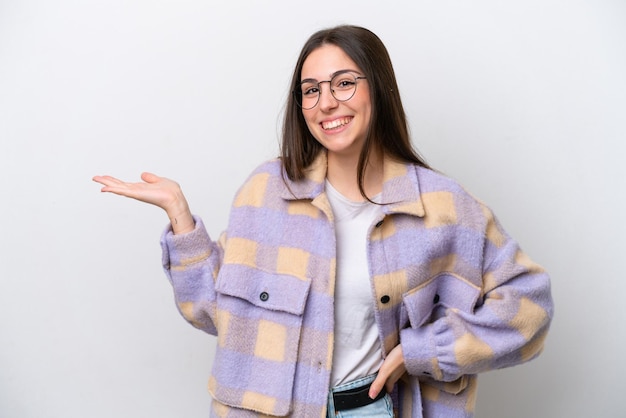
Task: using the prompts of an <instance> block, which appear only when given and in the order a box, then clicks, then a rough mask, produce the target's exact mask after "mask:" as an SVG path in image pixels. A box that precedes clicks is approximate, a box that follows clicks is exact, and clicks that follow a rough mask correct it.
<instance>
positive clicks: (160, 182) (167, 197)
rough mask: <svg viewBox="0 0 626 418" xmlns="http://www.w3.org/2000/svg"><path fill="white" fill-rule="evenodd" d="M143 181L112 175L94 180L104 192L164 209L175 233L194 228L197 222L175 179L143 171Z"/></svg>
mask: <svg viewBox="0 0 626 418" xmlns="http://www.w3.org/2000/svg"><path fill="white" fill-rule="evenodd" d="M141 179H142V180H143V181H142V182H138V183H128V182H124V181H122V180H119V179H116V178H115V177H111V176H95V177H94V178H93V181H95V182H97V183H100V184H102V185H103V186H104V187H102V189H101V191H102V192H108V193H114V194H117V195H120V196H125V197H130V198H132V199H136V200H139V201H141V202H145V203H149V204H151V205H155V206H158V207H160V208H161V209H163V210H164V211H165V212H166V213H167V216H168V217H169V218H170V221H171V223H172V230H173V231H174V233H175V234H183V233H185V232H190V231H192V230H193V229H194V227H195V223H194V220H193V217H192V216H191V211H190V210H189V205H188V204H187V199H185V195H183V192H182V190H181V188H180V186H179V185H178V183H176V182H175V181H173V180H170V179H167V178H165V177H159V176H157V175H155V174H152V173H142V174H141Z"/></svg>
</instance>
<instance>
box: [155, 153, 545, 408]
mask: <svg viewBox="0 0 626 418" xmlns="http://www.w3.org/2000/svg"><path fill="white" fill-rule="evenodd" d="M281 170H282V167H281V163H280V161H279V160H274V161H270V162H268V163H265V164H264V165H262V166H261V167H259V168H258V169H257V170H256V171H254V173H252V175H251V176H250V177H249V179H248V180H247V181H246V183H245V184H244V185H243V186H242V188H241V189H240V190H239V191H238V193H237V194H236V197H235V199H234V203H233V206H232V211H231V215H230V220H229V225H228V228H227V230H226V231H225V232H224V234H222V236H221V237H220V239H219V241H212V240H211V239H210V238H209V236H208V234H207V232H206V230H205V228H204V226H203V224H202V221H201V220H200V219H199V218H196V228H195V230H194V231H192V232H190V233H188V234H183V235H173V234H172V232H171V230H169V229H168V230H167V231H166V232H165V233H164V235H163V237H162V242H161V244H162V248H163V266H164V268H165V271H166V274H167V276H168V278H169V279H170V281H171V283H172V286H173V289H174V293H175V298H176V302H177V306H178V308H179V310H180V312H181V313H182V315H183V316H184V317H185V318H186V319H187V320H188V321H189V322H190V323H191V324H192V325H194V326H195V327H197V328H200V329H202V330H204V331H206V332H208V333H210V334H214V335H217V336H218V342H217V351H216V355H215V359H214V363H213V371H212V374H211V377H210V379H209V385H208V386H209V392H210V393H211V395H212V397H213V406H212V416H216V417H266V416H291V417H302V418H309V417H324V416H325V413H326V403H327V396H328V390H329V381H330V370H331V366H332V353H333V291H334V287H335V270H336V265H335V263H336V261H335V232H334V229H333V213H332V210H331V207H330V204H329V201H328V199H327V196H326V194H325V191H324V179H325V176H326V156H325V153H322V154H321V155H320V156H319V158H318V159H317V160H316V161H315V163H314V164H313V165H312V166H311V168H310V170H309V171H308V174H307V178H306V180H304V181H299V182H291V181H289V180H284V179H283V176H282V175H281ZM382 200H383V202H385V203H386V204H385V205H384V206H382V212H383V214H382V215H381V217H380V219H378V220H376V221H375V222H374V223H373V224H372V225H371V227H370V229H369V239H368V242H367V254H368V259H369V266H368V267H369V272H370V277H371V281H370V284H371V290H372V305H373V306H374V310H375V318H376V323H377V325H378V330H379V335H380V341H381V344H382V347H383V355H385V354H386V353H388V352H389V351H390V350H391V349H392V348H393V347H395V346H396V345H398V344H402V350H403V353H404V360H405V363H406V368H407V374H405V376H404V377H403V378H401V380H400V381H399V382H398V384H397V385H396V388H395V389H394V393H393V399H394V403H395V408H396V409H397V411H398V413H399V416H401V417H446V418H454V417H471V416H473V410H474V404H475V399H476V387H477V385H476V374H477V373H479V372H483V371H486V370H490V369H496V368H502V367H507V366H512V365H515V364H519V363H522V362H525V361H527V360H530V359H532V358H534V357H535V356H537V355H538V354H539V352H540V351H541V349H542V347H543V343H544V339H545V336H546V333H547V330H548V326H549V323H550V320H551V317H552V312H553V307H552V299H551V295H550V283H549V278H548V276H547V275H546V273H545V272H544V271H543V270H542V268H541V267H539V266H538V265H537V264H534V263H533V262H532V261H531V260H530V259H529V258H528V257H527V256H526V255H525V254H524V253H523V252H522V251H521V250H520V249H519V247H518V245H517V244H516V243H515V242H514V241H513V240H512V239H511V238H510V237H509V236H508V235H507V234H506V233H505V232H504V230H503V229H502V228H501V226H500V225H499V224H498V222H497V221H496V219H495V218H494V216H493V215H492V213H491V211H490V210H489V209H488V208H487V207H486V206H485V205H484V204H482V203H481V202H479V201H477V200H476V199H474V198H473V197H472V196H471V195H469V194H468V193H467V192H466V191H465V190H464V189H463V188H462V187H460V186H459V185H458V184H457V183H456V182H455V181H453V180H451V179H449V178H447V177H445V176H443V175H441V174H438V173H437V172H435V171H432V170H429V169H425V168H422V167H418V166H414V165H411V164H404V163H397V162H393V161H391V160H387V161H385V164H384V184H383V191H382Z"/></svg>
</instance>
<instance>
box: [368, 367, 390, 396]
mask: <svg viewBox="0 0 626 418" xmlns="http://www.w3.org/2000/svg"><path fill="white" fill-rule="evenodd" d="M386 381H387V377H386V376H385V375H384V374H383V373H381V371H379V372H378V376H376V379H374V381H373V382H372V384H371V385H370V390H369V392H368V395H369V397H370V398H371V399H374V398H376V397H377V396H378V394H379V393H380V391H381V390H382V388H383V387H384V386H385V382H386Z"/></svg>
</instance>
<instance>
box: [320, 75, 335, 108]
mask: <svg viewBox="0 0 626 418" xmlns="http://www.w3.org/2000/svg"><path fill="white" fill-rule="evenodd" d="M322 83H328V89H324V88H323V87H322ZM322 83H320V85H319V89H320V98H319V106H320V109H321V110H322V111H327V110H330V109H333V108H335V107H337V99H335V96H333V94H332V91H331V86H330V82H329V81H324V82H322Z"/></svg>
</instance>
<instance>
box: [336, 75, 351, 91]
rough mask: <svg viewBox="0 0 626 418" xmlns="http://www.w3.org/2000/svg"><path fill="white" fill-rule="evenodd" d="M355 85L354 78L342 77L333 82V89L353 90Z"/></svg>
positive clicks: (349, 76)
mask: <svg viewBox="0 0 626 418" xmlns="http://www.w3.org/2000/svg"><path fill="white" fill-rule="evenodd" d="M355 84H356V83H355V81H354V77H352V76H351V75H342V76H340V77H337V79H336V80H333V88H335V89H337V90H348V89H351V88H353V87H354V85H355Z"/></svg>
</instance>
